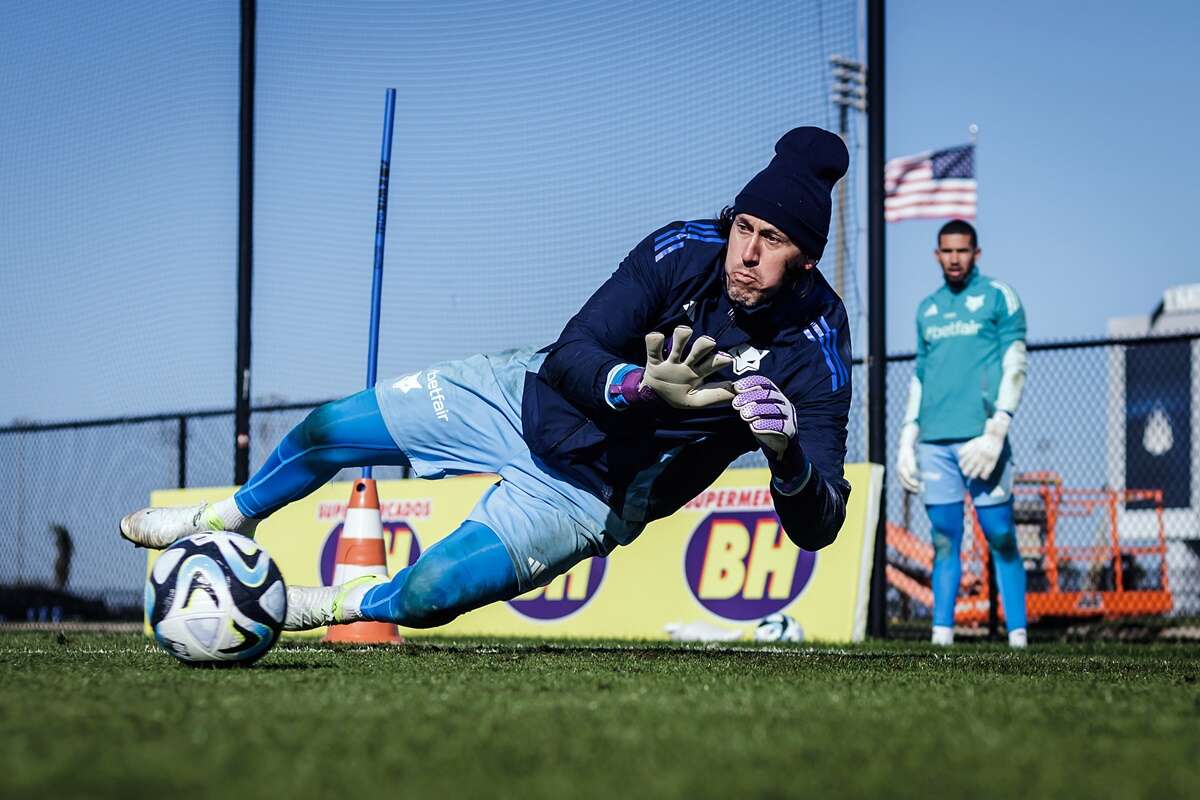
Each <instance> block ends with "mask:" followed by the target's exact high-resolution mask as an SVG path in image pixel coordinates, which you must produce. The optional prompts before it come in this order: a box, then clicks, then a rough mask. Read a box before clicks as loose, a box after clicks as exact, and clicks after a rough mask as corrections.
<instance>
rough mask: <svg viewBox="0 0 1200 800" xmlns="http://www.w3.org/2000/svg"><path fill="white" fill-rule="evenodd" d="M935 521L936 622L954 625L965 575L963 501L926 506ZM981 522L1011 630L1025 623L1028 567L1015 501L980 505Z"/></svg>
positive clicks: (934, 598)
mask: <svg viewBox="0 0 1200 800" xmlns="http://www.w3.org/2000/svg"><path fill="white" fill-rule="evenodd" d="M925 510H926V511H927V512H928V513H929V521H930V523H932V525H933V624H934V625H942V626H945V627H951V626H953V625H954V603H955V600H956V599H957V598H958V585H959V582H960V581H961V579H962V555H961V554H962V537H963V504H962V503H940V504H938V505H930V506H925ZM975 513H976V514H977V515H978V517H979V526H980V527H981V528H983V535H984V536H986V537H987V540H988V546H989V549H990V550H991V553H992V560H993V562H994V563H995V565H996V582H997V583H998V584H1000V600H1001V602H1002V603H1003V606H1004V617H1005V621H1006V622H1007V625H1008V629H1009V630H1010V631H1013V630H1017V629H1018V628H1024V627H1025V624H1026V623H1025V567H1024V565H1023V564H1022V563H1021V553H1020V551H1019V550H1018V548H1017V535H1016V527H1015V525H1014V524H1013V504H1012V499H1011V498H1010V499H1009V500H1008V502H1007V503H1002V504H1000V505H995V506H976V508H975Z"/></svg>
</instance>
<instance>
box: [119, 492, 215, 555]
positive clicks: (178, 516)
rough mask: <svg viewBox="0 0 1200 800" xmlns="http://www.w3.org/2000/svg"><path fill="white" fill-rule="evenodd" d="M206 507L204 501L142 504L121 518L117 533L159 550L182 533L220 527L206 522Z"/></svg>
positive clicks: (181, 535) (173, 541)
mask: <svg viewBox="0 0 1200 800" xmlns="http://www.w3.org/2000/svg"><path fill="white" fill-rule="evenodd" d="M207 509H208V504H207V503H201V504H200V505H198V506H179V507H176V508H143V509H142V510H140V511H135V512H133V513H132V514H130V515H128V516H126V517H125V518H124V519H122V520H121V536H123V537H124V538H126V539H128V540H129V541H131V542H133V543H134V544H135V545H137V546H138V547H149V548H151V549H153V550H162V549H163V548H164V547H170V546H171V545H172V544H174V543H175V542H176V541H178V540H179V539H182V538H183V537H185V536H191V535H192V534H195V533H203V532H205V531H209V530H223V528H220V527H218V528H212V527H209V526H208V525H207V524H206V519H205V516H206V515H205V513H204V512H205V511H206V510H207ZM216 521H217V522H220V520H216Z"/></svg>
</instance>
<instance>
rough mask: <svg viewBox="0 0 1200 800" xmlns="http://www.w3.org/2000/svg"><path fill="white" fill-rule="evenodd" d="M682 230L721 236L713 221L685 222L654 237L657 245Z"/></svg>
mask: <svg viewBox="0 0 1200 800" xmlns="http://www.w3.org/2000/svg"><path fill="white" fill-rule="evenodd" d="M680 231H687V232H688V233H699V234H704V235H710V236H719V235H720V231H718V230H717V226H716V225H713V224H712V223H708V222H685V223H684V224H683V227H682V228H671V229H670V230H668V231H663V232H662V233H660V234H659V235H658V236H656V237H654V244H655V246H657V245H658V244H659V243H660V242H662V241H663V240H664V239H667V238H669V237H671V236H672V235H674V234H677V233H679V232H680ZM721 241H725V240H724V239H722V240H721Z"/></svg>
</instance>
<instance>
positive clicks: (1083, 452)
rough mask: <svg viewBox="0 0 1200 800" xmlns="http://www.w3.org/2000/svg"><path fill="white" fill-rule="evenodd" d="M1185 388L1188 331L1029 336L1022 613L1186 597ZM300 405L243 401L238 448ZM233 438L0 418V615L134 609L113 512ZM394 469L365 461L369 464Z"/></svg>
mask: <svg viewBox="0 0 1200 800" xmlns="http://www.w3.org/2000/svg"><path fill="white" fill-rule="evenodd" d="M912 368H913V360H912V358H911V357H906V356H897V357H894V358H892V359H891V360H890V361H889V367H888V387H887V391H888V403H887V406H888V435H889V451H888V460H889V466H890V464H891V459H892V457H893V455H894V452H895V445H896V441H897V438H898V436H899V429H900V425H901V421H902V416H903V409H904V405H905V399H906V395H907V390H908V382H909V379H910V377H911V374H912ZM854 380H855V388H856V390H857V392H856V396H855V402H854V405H853V408H852V411H851V419H850V430H849V438H848V442H849V459H850V460H852V461H854V460H862V459H864V458H865V455H866V454H865V442H866V437H865V429H866V418H865V410H864V409H865V402H864V400H865V372H864V370H863V368H862V366H861V365H856V366H855V370H854ZM1197 398H1200V335H1192V336H1181V337H1170V338H1160V339H1144V340H1136V341H1134V340H1131V341H1119V342H1117V341H1101V342H1078V343H1068V344H1053V345H1034V346H1032V347H1031V348H1030V358H1029V380H1028V385H1027V388H1026V391H1025V398H1024V401H1023V404H1022V406H1021V409H1020V411H1019V412H1018V414H1017V417H1016V419H1015V420H1014V422H1013V426H1012V430H1011V432H1010V436H1011V441H1012V448H1013V453H1014V461H1015V464H1016V467H1017V470H1018V472H1017V482H1016V483H1017V485H1016V488H1015V496H1016V508H1015V511H1016V522H1017V536H1018V543H1019V547H1020V550H1021V555H1022V557H1023V560H1024V563H1025V569H1026V575H1027V579H1028V587H1029V596H1028V604H1027V605H1028V609H1029V616H1030V619H1031V621H1032V623H1033V624H1034V625H1035V626H1036V625H1039V624H1047V623H1050V622H1056V621H1063V620H1074V621H1079V622H1086V621H1089V620H1097V619H1112V618H1120V617H1126V616H1145V615H1158V616H1163V615H1169V616H1187V615H1200V523H1198V519H1200V470H1197V468H1196V465H1197V464H1200V437H1197V436H1196V435H1195V431H1197V429H1200V419H1198V415H1200V402H1197ZM311 407H312V406H311V405H307V404H305V405H280V406H270V407H262V408H257V409H255V411H254V414H253V417H252V420H253V421H252V426H253V428H252V437H251V439H252V441H253V443H254V452H253V453H252V458H251V463H252V465H255V466H257V465H260V464H262V463H263V461H264V460H265V459H266V457H267V455H268V453H269V451H270V448H271V447H273V446H274V444H275V443H276V442H277V441H278V440H279V439H280V438H282V436H283V435H284V434H285V433H286V432H287V431H288V430H289V429H290V428H291V427H292V426H294V425H295V424H297V423H298V422H299V421H300V420H301V419H302V418H303V416H304V414H305V413H307V411H308V410H309V409H310V408H311ZM232 442H233V414H232V411H219V412H192V413H181V414H171V415H162V416H155V417H142V418H135V419H112V420H94V421H88V422H79V423H63V424H56V425H42V426H38V425H30V426H17V427H9V428H3V429H0V533H2V536H0V615H3V616H4V617H5V618H6V619H10V620H11V619H14V618H15V619H20V620H25V619H55V618H69V617H75V618H78V617H111V616H122V615H125V616H136V614H137V613H138V611H137V608H138V603H139V599H140V592H141V580H142V573H143V570H144V565H145V560H144V558H143V556H142V554H141V553H140V552H138V551H135V550H134V549H133V548H130V547H129V546H128V545H127V544H125V543H124V542H123V541H122V540H120V539H119V537H118V536H117V521H118V520H119V519H120V517H121V516H122V515H123V514H126V513H128V512H129V511H130V510H132V509H135V508H138V507H140V506H143V505H145V504H146V502H147V499H148V497H149V494H150V492H151V491H153V490H155V489H162V488H170V487H176V486H178V487H183V486H219V485H224V484H227V483H228V482H229V480H230V477H231V476H232V474H233V444H232ZM760 462H761V457H758V456H747V457H745V458H743V459H741V460H739V462H738V464H737V465H738V466H752V465H756V464H759V463H760ZM401 475H402V473H401V471H400V470H399V469H396V468H387V467H381V468H377V477H379V478H384V479H386V478H394V477H401ZM341 477H343V478H344V479H347V480H348V479H350V477H351V475H350V473H349V472H347V473H345V474H344V475H343V476H341ZM883 507H884V509H885V514H886V523H887V537H888V564H887V578H888V611H889V616H890V618H891V619H892V620H893V621H894V622H900V623H913V624H914V625H918V626H919V625H920V624H922V623H927V622H928V619H929V616H930V608H931V604H932V594H931V588H930V573H931V569H932V560H933V547H932V544H931V540H930V531H929V521H928V518H927V517H926V514H925V511H924V509H923V508H922V507H921V504H920V502H919V500H918V499H917V498H914V497H912V496H911V495H906V494H905V493H904V492H903V491H901V490H900V488H899V487H898V486H897V485H896V482H895V481H889V482H888V488H887V497H886V498H885V503H884V505H883ZM967 514H968V518H969V519H968V522H969V523H970V524H968V526H967V531H968V533H967V535H966V537H965V539H964V546H963V585H962V588H961V591H960V595H959V603H958V612H957V621H958V622H959V623H960V624H963V625H972V624H975V625H983V624H985V623H986V621H987V616H988V611H989V607H990V604H989V600H990V597H991V594H990V593H989V589H988V580H987V547H986V542H985V541H984V539H983V536H982V533H981V532H980V531H979V529H978V526H977V525H976V524H975V523H974V517H973V515H972V514H971V511H970V507H969V505H968V507H967ZM1001 618H1002V617H1001Z"/></svg>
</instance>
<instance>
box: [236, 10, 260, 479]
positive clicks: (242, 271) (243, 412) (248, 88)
mask: <svg viewBox="0 0 1200 800" xmlns="http://www.w3.org/2000/svg"><path fill="white" fill-rule="evenodd" d="M257 16H258V10H257V7H256V3H255V0H242V50H241V73H242V88H241V114H240V121H239V126H238V127H239V137H238V278H237V287H238V305H237V365H236V369H235V373H236V374H235V389H234V398H235V400H234V412H233V431H234V433H233V482H234V484H235V485H237V486H241V485H242V484H244V483H245V482H246V480H247V478H249V476H250V301H251V291H250V289H251V277H252V274H253V254H254V253H253V247H252V244H253V238H252V237H253V230H254V229H253V224H252V223H253V210H254V23H255V19H256V17H257Z"/></svg>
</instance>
